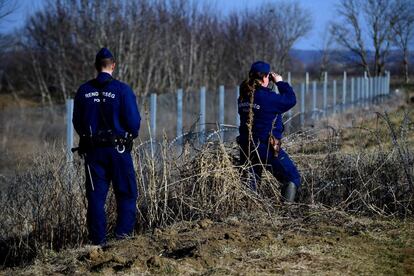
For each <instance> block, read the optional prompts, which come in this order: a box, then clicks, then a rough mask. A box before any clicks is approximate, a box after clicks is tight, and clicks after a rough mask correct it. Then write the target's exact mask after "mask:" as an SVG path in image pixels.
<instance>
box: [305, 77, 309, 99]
mask: <svg viewBox="0 0 414 276" xmlns="http://www.w3.org/2000/svg"><path fill="white" fill-rule="evenodd" d="M305 94H306V95H308V94H309V72H306V74H305Z"/></svg>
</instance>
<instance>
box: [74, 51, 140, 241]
mask: <svg viewBox="0 0 414 276" xmlns="http://www.w3.org/2000/svg"><path fill="white" fill-rule="evenodd" d="M95 68H96V70H97V71H98V75H97V77H96V78H95V79H93V80H90V81H88V82H86V83H84V84H82V85H81V86H80V87H79V89H78V91H77V93H76V96H75V103H74V110H73V125H74V128H75V130H76V132H77V133H78V135H79V137H80V142H79V149H80V153H81V154H82V155H83V156H84V158H85V173H86V197H87V200H88V210H87V224H88V230H89V238H90V240H91V241H92V243H93V244H96V245H103V244H105V243H106V216H105V201H106V197H107V194H108V189H109V184H110V182H112V185H113V189H114V193H115V198H116V203H117V221H116V228H115V235H116V237H117V238H123V237H125V236H128V235H130V234H131V233H132V231H133V229H134V225H135V218H136V200H137V197H138V191H137V184H136V179H135V171H134V167H133V162H132V157H131V153H130V151H131V149H132V140H133V139H134V138H136V137H137V136H138V131H139V128H140V122H141V117H140V114H139V111H138V107H137V102H136V98H135V95H134V92H133V91H132V89H131V88H130V87H129V86H128V85H127V84H125V83H122V82H120V81H118V80H116V79H114V78H113V77H112V72H113V71H114V70H115V59H114V57H113V55H112V53H111V52H110V51H109V50H108V49H106V48H102V49H101V50H100V51H99V52H98V53H97V55H96V58H95Z"/></svg>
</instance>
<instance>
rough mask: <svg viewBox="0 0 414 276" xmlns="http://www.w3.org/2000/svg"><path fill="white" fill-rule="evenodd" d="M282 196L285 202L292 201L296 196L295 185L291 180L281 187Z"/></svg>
mask: <svg viewBox="0 0 414 276" xmlns="http://www.w3.org/2000/svg"><path fill="white" fill-rule="evenodd" d="M282 196H283V199H284V201H285V202H294V201H295V196H296V185H295V183H293V182H288V183H286V184H285V185H284V186H283V188H282Z"/></svg>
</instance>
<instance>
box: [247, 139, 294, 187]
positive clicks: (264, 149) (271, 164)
mask: <svg viewBox="0 0 414 276" xmlns="http://www.w3.org/2000/svg"><path fill="white" fill-rule="evenodd" d="M248 152H249V148H248V146H247V145H241V147H240V161H241V164H246V162H247V161H248V160H249V161H250V163H251V165H252V174H253V175H254V179H252V180H251V181H250V187H251V189H252V190H254V191H256V190H257V184H258V183H260V179H261V175H262V171H263V168H266V169H267V170H269V171H270V172H271V173H272V175H273V176H274V177H276V179H277V180H278V181H280V182H282V183H284V184H285V183H288V182H293V183H294V184H295V185H296V187H299V186H300V174H299V171H298V169H297V168H296V165H295V164H294V163H293V161H292V159H290V157H289V155H288V154H287V153H286V152H285V151H284V150H283V149H280V152H279V154H278V156H277V157H275V156H274V154H273V152H272V151H271V150H270V149H269V148H268V145H267V144H259V145H258V147H257V148H256V147H254V146H251V148H250V154H249V153H248Z"/></svg>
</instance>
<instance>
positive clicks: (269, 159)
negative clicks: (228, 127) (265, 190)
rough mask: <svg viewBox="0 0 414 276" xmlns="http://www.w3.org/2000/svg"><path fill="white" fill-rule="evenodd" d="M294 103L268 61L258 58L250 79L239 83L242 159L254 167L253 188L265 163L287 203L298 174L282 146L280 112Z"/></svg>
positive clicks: (289, 90)
mask: <svg viewBox="0 0 414 276" xmlns="http://www.w3.org/2000/svg"><path fill="white" fill-rule="evenodd" d="M269 80H272V81H273V82H274V83H275V84H276V86H277V88H278V90H279V93H276V92H274V91H272V90H271V89H269V88H268V85H269ZM295 104H296V96H295V93H294V91H293V89H292V87H291V86H290V85H289V84H288V83H287V82H284V81H283V80H282V77H281V76H280V75H278V74H276V73H273V72H271V71H270V65H269V64H268V63H266V62H263V61H257V62H255V63H253V64H252V66H251V68H250V72H249V79H247V80H245V81H243V82H242V84H241V85H240V97H239V99H238V112H239V115H240V127H239V132H240V136H239V144H240V151H241V152H240V158H241V162H242V164H244V163H246V162H249V163H250V164H251V165H252V166H253V172H252V174H253V176H254V178H253V180H252V181H251V183H250V186H251V188H252V189H253V190H256V188H257V183H258V182H260V177H261V173H262V168H263V166H265V167H266V168H267V169H268V170H270V171H271V172H272V174H273V175H274V176H275V177H276V178H277V179H278V180H279V181H280V182H282V184H283V187H282V196H283V197H284V199H285V200H286V201H288V202H292V201H294V199H295V194H296V189H297V188H298V187H299V186H300V175H299V172H298V170H297V168H296V166H295V164H294V163H293V161H292V160H291V159H290V158H289V155H288V154H287V153H286V152H285V151H284V150H283V149H282V148H281V139H282V133H283V122H282V114H283V113H284V112H286V111H288V110H289V109H291V108H292V107H294V106H295Z"/></svg>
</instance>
